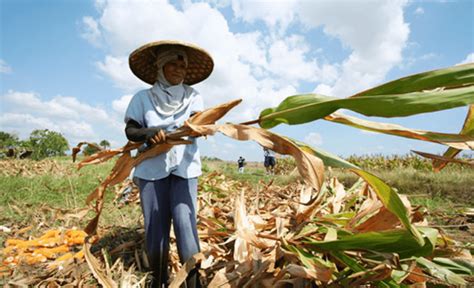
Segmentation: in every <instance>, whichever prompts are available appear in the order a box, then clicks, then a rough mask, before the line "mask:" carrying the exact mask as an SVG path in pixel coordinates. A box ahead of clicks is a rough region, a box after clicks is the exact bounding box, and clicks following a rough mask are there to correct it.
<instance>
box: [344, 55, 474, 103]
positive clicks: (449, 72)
mask: <svg viewBox="0 0 474 288" xmlns="http://www.w3.org/2000/svg"><path fill="white" fill-rule="evenodd" d="M469 85H474V63H469V64H465V65H459V66H453V67H449V68H445V69H438V70H434V71H428V72H423V73H419V74H415V75H411V76H407V77H403V78H400V79H398V80H394V81H390V82H388V83H385V84H382V85H380V86H377V87H374V88H371V89H369V90H366V91H364V92H360V93H357V94H356V95H354V96H353V97H358V96H362V95H363V96H371V95H382V94H400V93H410V92H415V91H422V90H432V89H436V88H438V87H444V88H453V87H461V86H469Z"/></svg>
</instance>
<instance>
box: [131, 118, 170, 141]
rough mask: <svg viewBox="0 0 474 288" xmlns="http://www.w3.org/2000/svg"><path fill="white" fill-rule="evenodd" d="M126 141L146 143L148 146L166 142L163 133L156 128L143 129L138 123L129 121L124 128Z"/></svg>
mask: <svg viewBox="0 0 474 288" xmlns="http://www.w3.org/2000/svg"><path fill="white" fill-rule="evenodd" d="M125 134H126V135H127V138H128V140H130V141H134V142H143V141H144V142H147V143H148V144H150V145H151V144H156V143H163V142H164V141H165V140H166V134H165V131H164V130H162V129H160V128H156V127H151V128H144V127H142V126H141V125H140V124H139V123H138V122H136V121H134V120H129V121H128V122H127V126H126V127H125Z"/></svg>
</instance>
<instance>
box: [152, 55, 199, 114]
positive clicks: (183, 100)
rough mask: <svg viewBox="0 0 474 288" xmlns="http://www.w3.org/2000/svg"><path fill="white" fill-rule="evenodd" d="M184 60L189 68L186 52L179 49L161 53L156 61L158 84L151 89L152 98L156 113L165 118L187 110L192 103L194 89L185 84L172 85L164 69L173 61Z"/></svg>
mask: <svg viewBox="0 0 474 288" xmlns="http://www.w3.org/2000/svg"><path fill="white" fill-rule="evenodd" d="M178 59H180V60H184V62H185V63H186V67H187V66H188V56H187V54H186V52H185V51H183V50H179V49H173V50H167V51H165V52H163V53H160V54H159V55H158V57H157V59H156V65H157V67H158V77H157V81H156V83H155V84H154V85H153V87H152V88H151V89H150V96H151V100H152V102H153V105H154V106H155V108H156V111H157V112H158V113H160V114H161V115H163V116H172V115H174V114H176V113H179V112H181V111H183V110H184V109H186V108H187V107H188V105H189V103H190V101H191V96H192V94H193V93H194V89H192V88H191V87H189V86H187V85H186V86H185V85H184V84H183V82H181V83H179V84H177V85H171V84H170V83H169V82H168V80H166V77H165V74H164V72H163V67H164V66H165V64H166V63H168V62H169V61H172V60H178Z"/></svg>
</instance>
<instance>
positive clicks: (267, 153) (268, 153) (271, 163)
mask: <svg viewBox="0 0 474 288" xmlns="http://www.w3.org/2000/svg"><path fill="white" fill-rule="evenodd" d="M263 155H264V157H265V159H264V161H263V166H265V170H266V172H267V174H268V175H273V174H274V168H275V165H276V159H275V152H273V151H272V150H270V149H268V148H265V147H264V148H263Z"/></svg>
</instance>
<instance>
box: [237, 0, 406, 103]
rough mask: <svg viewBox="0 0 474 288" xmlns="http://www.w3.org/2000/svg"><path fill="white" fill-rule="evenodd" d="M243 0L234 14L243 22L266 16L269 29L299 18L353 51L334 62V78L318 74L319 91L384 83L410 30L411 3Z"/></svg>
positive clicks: (340, 93)
mask: <svg viewBox="0 0 474 288" xmlns="http://www.w3.org/2000/svg"><path fill="white" fill-rule="evenodd" d="M244 3H245V4H243V3H240V1H233V2H232V7H233V9H234V13H236V15H237V16H239V17H240V18H241V19H243V20H244V21H248V22H250V23H253V22H255V21H257V20H262V21H264V22H265V23H267V25H268V26H269V27H272V26H274V27H276V28H274V29H282V28H285V27H289V25H290V24H292V21H295V22H296V20H295V19H299V21H300V23H301V24H302V25H304V26H305V27H307V29H313V28H318V27H322V28H323V31H324V32H325V33H326V34H327V35H328V36H330V37H335V38H337V39H339V40H340V41H341V43H342V45H343V46H345V47H348V48H350V49H351V50H352V52H351V54H350V55H349V56H348V57H347V58H346V59H345V60H344V61H343V62H342V63H335V64H334V65H331V67H330V69H329V70H330V71H332V74H333V75H332V77H330V79H324V78H320V80H321V81H322V83H319V86H316V87H317V88H316V89H315V91H321V90H324V91H326V93H327V94H330V95H334V96H341V97H342V96H349V95H351V94H352V93H354V92H356V91H359V90H362V89H365V88H368V87H369V86H372V85H374V84H378V83H380V82H381V81H382V80H383V79H384V78H385V75H386V74H387V72H388V71H389V70H390V69H391V68H392V67H394V66H395V65H397V64H398V63H400V62H401V60H402V54H401V52H402V50H403V48H404V47H405V45H406V41H407V39H408V34H409V26H408V24H407V23H405V22H404V19H403V8H404V6H405V5H406V3H407V1H404V0H403V1H342V2H341V1H285V2H279V1H277V2H276V3H274V2H259V3H258V4H256V5H254V2H244ZM270 29H272V28H270ZM308 35H311V34H310V33H308ZM313 48H314V47H313ZM303 67H304V66H303ZM313 67H316V65H313ZM336 73H337V74H336ZM320 74H322V75H324V73H320ZM323 88H324V89H323Z"/></svg>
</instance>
